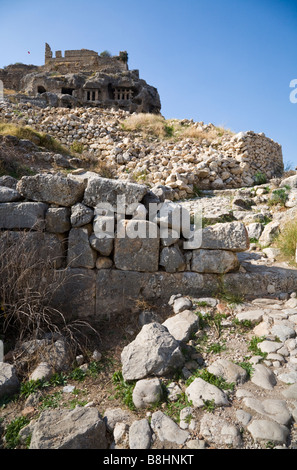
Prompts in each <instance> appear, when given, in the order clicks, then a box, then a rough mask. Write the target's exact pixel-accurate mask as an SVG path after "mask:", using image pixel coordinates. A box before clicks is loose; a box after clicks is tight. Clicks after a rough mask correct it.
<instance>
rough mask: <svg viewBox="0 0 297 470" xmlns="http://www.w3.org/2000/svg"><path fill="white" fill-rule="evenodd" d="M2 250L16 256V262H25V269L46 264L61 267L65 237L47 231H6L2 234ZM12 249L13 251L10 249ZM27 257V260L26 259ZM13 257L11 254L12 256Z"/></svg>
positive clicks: (0, 240)
mask: <svg viewBox="0 0 297 470" xmlns="http://www.w3.org/2000/svg"><path fill="white" fill-rule="evenodd" d="M0 250H1V252H2V253H4V252H6V253H7V256H8V257H9V256H10V252H11V253H12V255H13V254H14V255H15V256H16V261H15V262H16V263H17V262H18V261H19V262H20V263H23V266H24V269H26V268H28V267H29V266H31V267H33V266H35V267H36V269H43V268H44V267H45V266H48V267H49V268H50V267H54V268H56V269H59V268H61V267H62V266H63V263H64V260H65V256H64V239H63V237H62V236H61V235H56V234H54V233H46V232H11V231H9V232H4V233H2V234H1V236H0ZM10 250H12V251H10ZM26 257H27V261H26ZM10 258H11V256H10Z"/></svg>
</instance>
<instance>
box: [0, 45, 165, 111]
mask: <svg viewBox="0 0 297 470" xmlns="http://www.w3.org/2000/svg"><path fill="white" fill-rule="evenodd" d="M0 80H2V81H3V83H4V88H6V89H10V90H14V91H16V92H17V95H18V97H19V99H20V100H24V99H26V98H27V99H28V98H29V99H33V101H35V102H36V103H38V104H40V105H41V106H43V105H44V106H48V105H51V106H66V107H68V108H69V107H73V106H84V105H86V106H99V107H106V108H110V107H113V108H120V109H125V110H127V111H130V112H147V113H159V112H160V109H161V103H160V97H159V94H158V91H157V89H156V88H154V87H152V86H150V85H148V84H147V83H146V82H145V81H144V80H142V79H140V78H139V71H138V70H129V67H128V54H127V52H126V51H124V52H120V53H119V55H118V56H111V55H110V54H108V53H106V52H105V53H101V54H98V53H97V52H95V51H92V50H88V49H81V50H67V51H65V52H64V55H63V53H62V51H56V52H55V54H53V52H52V50H51V48H50V46H49V45H48V44H46V45H45V63H44V65H43V66H40V67H37V66H34V65H24V64H14V65H10V66H8V67H5V68H4V69H0ZM24 95H25V96H24Z"/></svg>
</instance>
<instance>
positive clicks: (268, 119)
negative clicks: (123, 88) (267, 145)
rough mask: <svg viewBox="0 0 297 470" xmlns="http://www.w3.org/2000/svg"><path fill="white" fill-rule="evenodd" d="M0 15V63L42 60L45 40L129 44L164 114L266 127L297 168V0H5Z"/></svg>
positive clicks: (70, 44) (56, 46)
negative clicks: (295, 96)
mask: <svg viewBox="0 0 297 470" xmlns="http://www.w3.org/2000/svg"><path fill="white" fill-rule="evenodd" d="M0 15H1V28H0V51H1V52H0V67H3V66H4V65H8V64H11V63H15V62H23V63H28V64H30V63H33V64H36V65H42V64H43V62H44V43H45V42H48V43H49V44H50V45H51V47H52V49H53V51H56V50H62V51H64V50H65V49H82V48H86V49H93V50H96V51H98V52H102V51H104V50H108V51H110V52H111V53H112V54H118V52H119V51H122V50H127V51H128V54H129V67H130V69H134V68H136V69H139V70H140V77H141V78H143V79H144V80H146V81H147V82H148V83H149V84H150V85H153V86H155V87H156V88H158V91H159V93H160V96H161V102H162V110H161V111H162V114H163V115H164V116H165V118H168V119H169V118H178V119H183V118H188V119H191V118H192V119H194V120H195V121H204V122H206V123H208V122H212V123H214V124H215V125H224V126H226V127H227V128H230V129H232V130H233V131H235V132H239V131H245V130H254V131H255V132H265V134H266V135H267V136H268V137H270V138H272V139H273V140H275V141H277V142H279V143H280V144H281V145H282V147H283V154H284V161H285V163H286V164H287V163H290V164H291V165H292V166H293V167H295V166H297V139H296V136H297V103H296V104H293V103H291V102H290V99H289V97H290V93H291V91H292V89H291V88H290V87H289V85H290V82H291V80H293V79H297V0H294V1H289V0H288V1H286V0H282V1H281V0H205V1H202V0H150V1H143V0H113V1H108V0H85V1H78V0H72V1H68V0H64V1H61V0H60V1H57V0H50V1H49V0H38V1H37V0H0ZM28 51H30V55H29V54H28Z"/></svg>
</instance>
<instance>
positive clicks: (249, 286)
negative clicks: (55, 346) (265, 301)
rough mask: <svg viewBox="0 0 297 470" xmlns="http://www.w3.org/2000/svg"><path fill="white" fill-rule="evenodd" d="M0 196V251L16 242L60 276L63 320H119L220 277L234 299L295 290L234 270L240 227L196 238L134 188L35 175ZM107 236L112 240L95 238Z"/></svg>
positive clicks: (206, 288)
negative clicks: (270, 289)
mask: <svg viewBox="0 0 297 470" xmlns="http://www.w3.org/2000/svg"><path fill="white" fill-rule="evenodd" d="M2 189H3V188H2ZM0 193H1V199H0V201H1V202H0V229H1V232H0V248H1V251H2V252H3V251H4V250H5V247H7V246H8V245H7V244H8V243H11V240H13V241H14V242H16V243H20V241H21V238H20V237H22V236H25V237H26V243H25V244H24V247H26V248H24V249H26V250H28V249H29V250H32V253H35V254H36V253H37V255H38V256H40V258H41V259H44V260H46V262H47V263H48V266H49V268H48V269H49V270H50V269H52V270H54V271H55V273H56V274H57V276H59V275H61V274H62V273H65V271H66V272H67V273H69V274H70V275H69V277H67V279H66V281H65V283H62V285H61V287H60V288H59V290H58V291H57V293H56V295H55V296H54V300H53V305H54V306H55V307H57V308H59V309H60V310H61V311H62V312H63V313H64V314H66V315H68V316H69V317H71V318H72V317H75V318H85V317H97V318H102V317H105V316H108V315H111V314H114V313H116V314H121V313H123V312H124V311H126V310H131V309H132V310H133V308H135V305H136V303H137V301H138V300H146V301H152V300H153V301H161V302H168V300H169V298H170V296H171V295H173V294H176V292H177V291H178V292H180V293H181V294H183V295H192V296H196V297H199V296H207V295H213V294H214V293H215V291H216V290H217V289H218V288H219V286H220V285H221V282H222V275H223V279H224V283H225V286H226V288H229V289H232V290H233V291H234V290H235V291H236V290H240V292H241V293H242V294H245V293H248V292H256V293H257V294H259V295H261V293H264V292H265V293H266V292H267V285H268V284H269V283H271V282H274V281H275V283H276V282H278V283H279V284H278V285H277V289H280V291H284V290H286V291H287V290H290V289H291V290H293V286H294V284H295V285H296V279H294V278H291V277H290V276H284V277H283V279H280V280H279V279H278V280H275V279H273V277H274V276H275V275H274V274H273V273H267V276H263V273H259V274H258V275H257V274H256V275H254V276H251V275H250V274H248V273H245V272H241V269H240V263H239V261H238V257H237V253H238V252H242V251H245V250H247V249H248V248H249V238H248V235H247V231H246V228H245V226H244V224H242V223H241V222H232V223H224V224H217V225H215V226H210V227H207V228H204V229H203V230H202V239H200V238H199V237H198V238H195V237H193V233H192V234H191V233H190V231H189V229H190V228H193V227H191V226H190V225H189V220H188V217H187V213H185V212H184V211H182V210H181V207H180V206H179V205H178V204H174V203H172V202H170V201H167V200H164V197H163V196H162V194H159V195H156V194H154V193H152V192H150V191H148V189H147V187H146V186H143V185H139V184H134V183H128V182H125V181H121V180H110V179H106V178H101V177H84V176H74V175H68V176H67V177H65V176H60V175H51V174H39V175H35V176H25V177H23V178H22V179H21V180H20V181H19V182H18V184H17V186H16V188H12V187H5V188H4V190H2V191H1V192H0ZM119 198H120V199H119ZM119 201H120V202H121V204H119ZM103 204H104V208H105V209H104V210H103V206H102V205H103ZM107 204H108V206H107ZM152 204H153V205H152ZM114 208H115V212H114V211H113V209H114ZM152 208H153V209H154V210H153V211H152V210H151V209H152ZM148 209H150V212H149V213H147V210H148ZM157 209H158V210H157ZM181 214H182V216H183V217H182V221H181ZM149 219H150V220H149ZM168 226H169V230H168V231H167V227H168ZM179 226H180V228H181V234H182V235H181V234H179V233H178V229H179ZM107 232H108V233H109V234H112V233H113V234H114V237H111V238H100V233H101V234H103V233H104V234H105V235H106V233H107ZM187 243H188V244H187ZM50 266H51V267H50Z"/></svg>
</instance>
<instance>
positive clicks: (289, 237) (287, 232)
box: [276, 219, 297, 262]
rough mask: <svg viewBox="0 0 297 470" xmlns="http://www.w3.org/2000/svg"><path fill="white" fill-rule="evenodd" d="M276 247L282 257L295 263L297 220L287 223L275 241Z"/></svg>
mask: <svg viewBox="0 0 297 470" xmlns="http://www.w3.org/2000/svg"><path fill="white" fill-rule="evenodd" d="M276 246H277V247H278V248H279V249H280V250H281V253H282V255H283V256H284V257H285V258H287V259H288V260H290V261H291V262H295V253H296V248H297V220H296V219H295V220H292V221H290V222H288V223H287V224H286V225H285V227H284V228H283V229H282V231H281V232H280V234H279V235H278V237H277V239H276Z"/></svg>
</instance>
